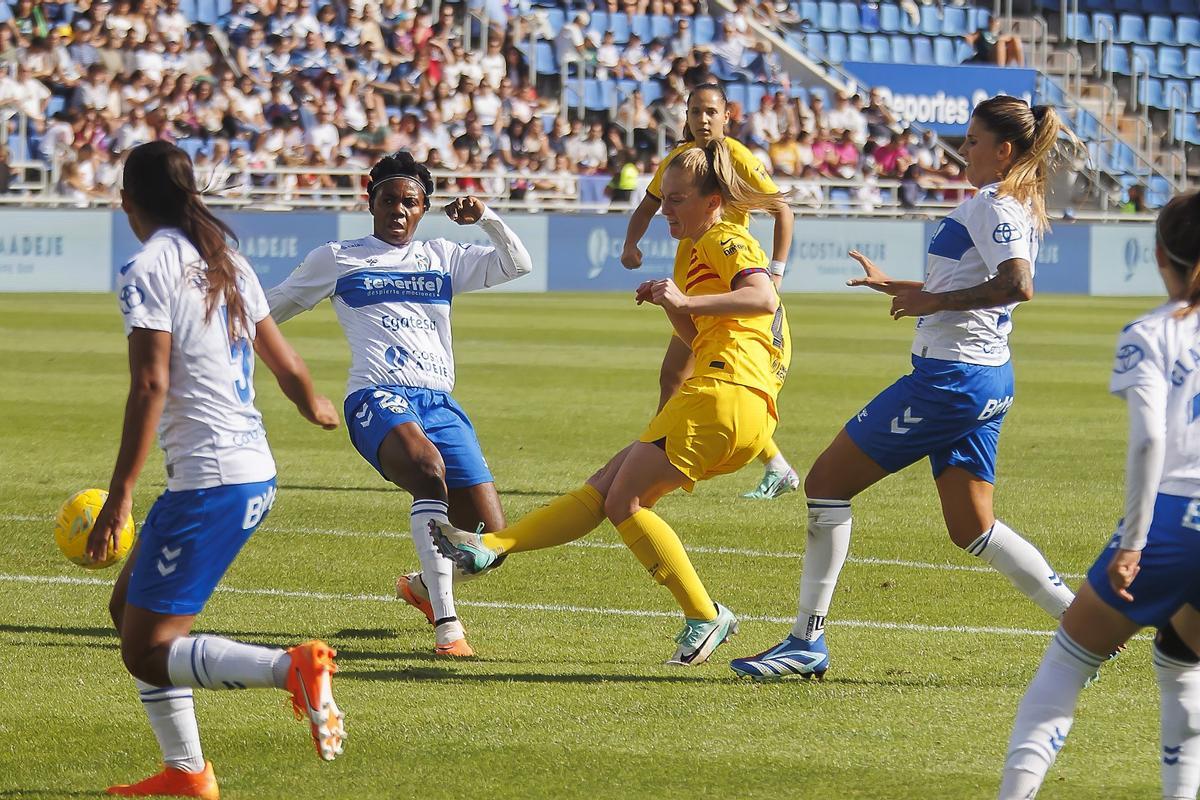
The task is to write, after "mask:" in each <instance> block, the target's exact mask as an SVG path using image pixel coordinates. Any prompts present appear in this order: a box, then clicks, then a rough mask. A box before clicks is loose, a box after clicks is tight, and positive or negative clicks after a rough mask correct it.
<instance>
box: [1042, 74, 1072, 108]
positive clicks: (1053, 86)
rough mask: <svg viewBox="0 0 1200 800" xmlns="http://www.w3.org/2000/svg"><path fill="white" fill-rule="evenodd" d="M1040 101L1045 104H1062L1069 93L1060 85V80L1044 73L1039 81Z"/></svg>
mask: <svg viewBox="0 0 1200 800" xmlns="http://www.w3.org/2000/svg"><path fill="white" fill-rule="evenodd" d="M1038 87H1039V91H1038V102H1039V103H1042V104H1044V105H1051V106H1060V105H1062V104H1063V103H1064V102H1065V100H1066V97H1067V93H1066V92H1064V91H1063V88H1062V87H1061V86H1059V85H1058V81H1056V80H1054V79H1053V78H1051V77H1050V76H1049V75H1043V76H1042V78H1041V80H1040V81H1039V82H1038Z"/></svg>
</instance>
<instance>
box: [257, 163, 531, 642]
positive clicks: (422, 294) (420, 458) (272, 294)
mask: <svg viewBox="0 0 1200 800" xmlns="http://www.w3.org/2000/svg"><path fill="white" fill-rule="evenodd" d="M433 188H434V186H433V178H432V177H430V175H429V170H427V169H426V168H425V167H424V166H422V165H420V164H418V163H416V162H415V161H414V160H413V157H412V155H411V154H410V153H409V152H408V151H405V150H401V151H399V152H397V153H394V154H392V155H389V156H385V157H384V158H383V159H381V160H380V161H379V163H377V164H376V165H375V166H374V167H372V168H371V173H370V182H369V183H368V184H367V196H368V198H369V201H368V207H369V208H370V210H371V215H372V217H373V218H374V233H373V234H372V235H371V236H365V237H363V238H361V239H351V240H348V241H343V242H330V243H329V244H326V245H323V246H321V247H318V248H317V249H316V250H313V251H312V252H311V253H309V254H308V257H307V258H305V259H304V263H303V264H301V265H300V266H299V267H297V268H296V271H295V272H293V273H292V274H291V275H290V276H289V277H288V278H287V279H286V280H284V281H283V283H281V284H280V285H279V286H276V287H275V288H273V289H271V291H269V292H268V293H267V297H268V299H269V301H270V304H271V315H272V316H273V317H274V318H275V320H276V321H277V322H281V323H282V322H284V321H286V320H288V319H291V318H292V317H294V316H296V315H297V314H299V313H301V312H303V311H307V310H309V309H311V308H312V307H313V306H315V305H316V304H317V303H319V302H321V301H322V300H324V299H326V298H332V302H333V308H334V311H335V312H336V314H337V318H338V322H339V323H341V326H342V330H343V331H344V332H345V334H346V340H347V341H348V342H349V343H350V353H351V363H350V380H349V384H348V385H347V387H346V402H345V414H346V427H347V428H348V429H349V432H350V441H351V442H353V444H354V446H355V448H356V449H357V450H358V452H359V453H360V454H361V455H362V457H363V458H365V459H366V460H367V461H368V462H369V463H370V464H371V466H373V467H374V468H375V469H376V471H378V472H379V474H380V475H382V476H383V477H384V478H385V479H387V480H389V481H391V482H392V483H394V484H396V485H397V486H399V487H400V488H402V489H404V490H405V491H407V492H409V493H410V494H411V495H412V497H413V503H412V509H411V512H410V515H409V527H410V530H411V532H412V539H413V544H414V545H415V546H416V550H417V557H418V558H419V559H420V562H421V572H420V573H412V574H410V575H403V576H401V577H400V579H399V580H398V582H397V590H398V593H399V595H400V596H401V597H402V598H403V599H404V600H405V601H406V602H408V603H409V605H412V606H415V607H416V608H418V609H420V610H421V611H422V613H424V614H425V616H426V618H427V619H428V620H429V622H430V623H431V624H432V625H433V626H434V631H435V638H436V643H435V650H434V652H435V653H437V654H438V655H446V656H471V655H474V651H473V650H472V649H471V646H470V645H469V644H468V643H467V640H466V634H465V632H464V631H463V626H462V623H461V622H460V621H459V619H458V616H457V614H456V610H455V606H454V591H453V579H454V576H455V571H454V568H453V566H454V565H453V564H452V563H451V562H450V561H448V560H446V559H445V558H443V557H441V556H440V555H438V553H437V551H436V550H435V549H434V547H433V542H432V540H431V539H430V536H429V526H430V524H431V523H432V522H441V523H446V522H451V521H452V522H454V524H456V525H459V526H462V527H466V528H470V529H471V530H475V529H476V528H477V527H478V526H480V525H482V526H483V529H484V530H499V529H501V528H503V527H504V524H505V520H504V512H503V510H502V509H501V507H500V498H499V496H498V495H497V494H496V484H495V482H494V479H493V478H492V473H491V470H489V469H488V465H487V462H486V461H485V460H484V458H483V451H482V449H481V448H480V446H479V439H478V437H476V435H475V428H474V426H473V425H472V424H471V420H470V418H469V417H468V416H467V413H466V411H464V410H463V409H462V407H461V406H459V404H458V403H457V402H455V400H454V398H453V397H451V396H450V392H451V391H452V390H453V389H454V350H453V346H452V343H451V332H450V303H451V301H452V300H453V298H454V296H455V295H458V294H462V293H463V292H471V291H475V290H478V289H483V288H486V287H489V286H498V285H499V284H502V283H507V282H508V281H511V280H513V279H515V278H519V277H521V276H522V275H526V274H528V273H529V272H530V271H531V270H532V269H533V264H532V261H531V259H530V257H529V252H528V251H527V250H526V249H525V245H523V244H522V243H521V240H520V239H519V238H517V235H516V234H515V233H513V231H512V230H511V229H510V228H509V227H508V226H507V225H505V224H504V222H503V221H502V220H501V219H500V217H499V216H497V215H496V213H495V212H494V211H492V210H490V209H489V208H487V207H486V206H485V205H484V204H483V203H482V202H480V201H479V200H478V199H477V198H475V197H464V198H459V199H457V200H455V201H453V202H452V203H450V204H449V205H447V206H446V207H445V209H444V210H445V212H446V215H447V216H449V217H450V219H452V220H454V221H455V222H457V223H458V224H460V225H476V224H477V225H479V227H481V228H482V229H483V230H484V232H485V233H487V235H488V238H489V239H491V241H492V243H493V246H492V247H480V246H476V245H461V244H457V243H455V242H448V241H446V240H445V239H430V240H424V241H423V240H419V239H416V238H415V236H416V233H417V226H418V225H419V224H420V223H421V219H422V218H423V217H424V216H425V212H427V211H428V210H429V207H430V198H432V197H433Z"/></svg>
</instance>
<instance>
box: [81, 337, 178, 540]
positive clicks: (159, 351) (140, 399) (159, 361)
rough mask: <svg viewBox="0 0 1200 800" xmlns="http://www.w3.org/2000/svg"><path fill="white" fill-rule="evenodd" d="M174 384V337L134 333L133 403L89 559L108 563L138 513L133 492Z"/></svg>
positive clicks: (127, 407) (127, 406) (127, 412)
mask: <svg viewBox="0 0 1200 800" xmlns="http://www.w3.org/2000/svg"><path fill="white" fill-rule="evenodd" d="M170 382H171V334H170V333H167V332H166V331H154V330H149V329H146V328H134V329H133V330H132V331H130V333H129V398H128V399H127V400H126V401H125V424H124V426H123V427H122V429H121V447H120V449H119V450H118V451H117V463H116V465H115V466H114V467H113V474H112V480H111V481H109V484H108V499H106V500H105V501H104V507H103V508H101V509H100V513H99V514H98V515H97V516H96V524H95V525H94V526H93V527H92V533H91V535H90V536H89V537H88V544H87V554H88V557H89V558H91V559H92V560H94V561H103V560H104V559H105V557H106V556H107V555H108V548H109V547H110V546H114V545H115V543H116V537H117V534H118V532H119V531H121V530H122V529H123V528H124V527H125V521H126V520H127V519H129V515H130V514H132V513H133V488H134V486H135V485H136V484H137V479H138V475H139V474H141V472H142V467H143V466H144V465H145V463H146V456H147V454H148V453H149V452H150V448H151V446H153V444H154V432H155V430H156V429H157V428H158V420H159V417H161V416H162V410H163V405H164V404H165V403H166V398H167V387H168V386H169V385H170Z"/></svg>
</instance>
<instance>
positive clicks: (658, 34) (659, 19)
mask: <svg viewBox="0 0 1200 800" xmlns="http://www.w3.org/2000/svg"><path fill="white" fill-rule="evenodd" d="M673 33H675V20H673V19H671V18H670V17H668V16H665V15H663V14H655V15H654V16H652V17H650V35H651V36H652V37H653V38H655V39H669V38H671V34H673Z"/></svg>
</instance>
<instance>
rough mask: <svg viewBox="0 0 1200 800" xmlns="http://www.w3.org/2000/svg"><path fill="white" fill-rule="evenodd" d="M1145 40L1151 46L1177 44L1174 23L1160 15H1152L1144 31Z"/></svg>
mask: <svg viewBox="0 0 1200 800" xmlns="http://www.w3.org/2000/svg"><path fill="white" fill-rule="evenodd" d="M1146 38H1147V39H1149V40H1150V42H1151V43H1153V44H1178V41H1177V40H1176V39H1175V21H1174V20H1173V19H1171V18H1170V17H1164V16H1162V15H1161V14H1154V15H1152V16H1151V17H1150V24H1149V26H1148V27H1147V29H1146Z"/></svg>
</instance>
